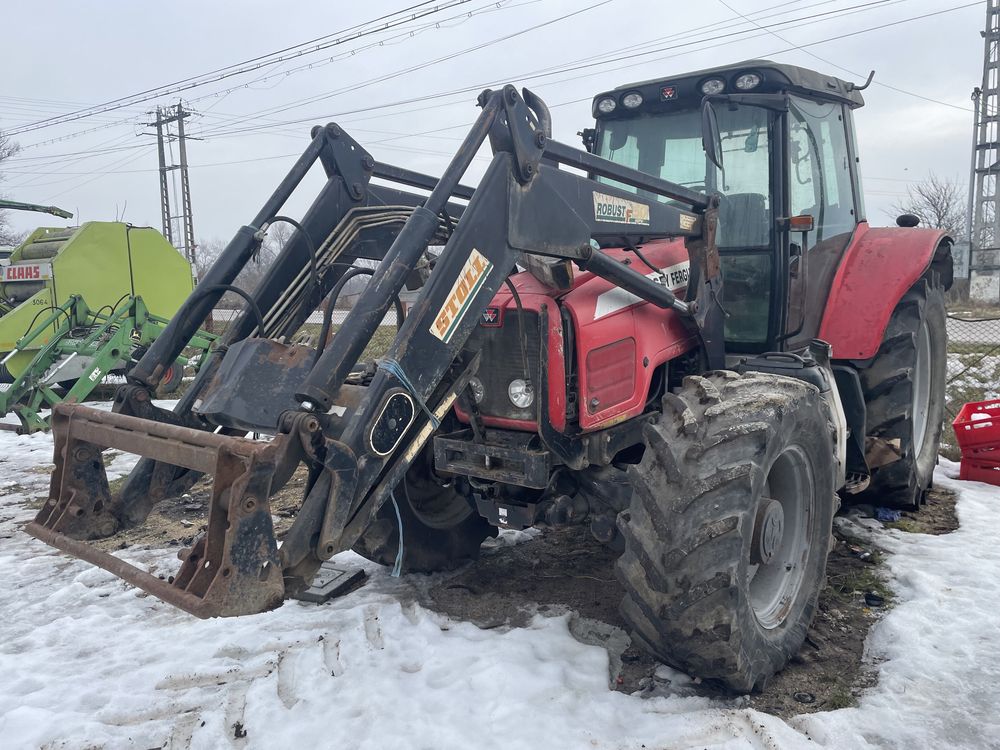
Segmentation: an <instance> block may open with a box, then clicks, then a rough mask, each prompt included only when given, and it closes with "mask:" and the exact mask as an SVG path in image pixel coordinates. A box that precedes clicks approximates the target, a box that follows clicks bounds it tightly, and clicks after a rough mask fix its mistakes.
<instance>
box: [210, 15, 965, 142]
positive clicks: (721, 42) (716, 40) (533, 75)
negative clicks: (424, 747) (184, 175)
mask: <svg viewBox="0 0 1000 750" xmlns="http://www.w3.org/2000/svg"><path fill="white" fill-rule="evenodd" d="M889 1H890V0H878V1H877V2H869V3H863V4H860V5H855V6H850V7H849V8H842V9H839V11H831V12H842V13H843V12H844V11H853V12H851V13H849V14H845V15H854V13H857V12H862V11H863V10H868V9H871V8H872V7H873V6H881V5H883V4H884V3H886V2H889ZM899 1H900V0H895V2H899ZM972 5H976V3H970V4H968V5H961V6H957V7H954V8H948V9H946V10H942V11H936V12H933V13H927V14H923V15H919V16H911V17H908V18H903V19H900V20H897V21H893V22H891V23H886V24H882V25H880V26H873V27H868V28H865V29H860V30H858V31H854V32H849V33H846V34H840V35H837V36H831V37H827V38H825V39H819V40H816V41H813V42H809V43H807V44H804V45H801V46H803V47H806V46H815V45H818V44H825V43H827V42H830V41H837V40H840V39H845V38H848V37H853V36H858V35H860V34H866V33H869V32H871V31H876V30H881V29H885V28H890V27H892V26H897V25H900V24H903V23H908V22H910V21H916V20H920V19H923V18H928V17H930V16H936V15H940V14H941V13H947V12H951V11H953V10H959V9H961V8H967V7H971V6H972ZM826 15H829V13H821V14H812V15H809V16H803V17H799V18H795V19H791V20H789V21H785V22H782V24H787V23H799V24H800V25H806V24H809V23H811V22H812V21H814V20H815V19H816V18H818V17H821V16H826ZM826 20H830V19H826ZM747 31H748V30H743V31H738V32H730V33H728V34H722V35H718V34H717V35H713V36H712V37H710V38H708V39H701V40H696V41H692V42H683V43H681V44H676V45H672V46H667V47H661V48H658V49H654V50H650V51H647V52H638V53H634V54H631V55H625V56H618V57H617V59H618V60H629V59H635V58H638V57H645V56H647V55H651V54H657V53H660V52H665V51H671V52H673V51H675V50H678V49H680V48H683V47H690V46H692V45H694V44H704V43H705V42H706V41H711V42H712V43H710V44H707V45H705V46H702V47H700V48H698V49H696V50H687V51H685V52H680V53H676V52H675V53H674V54H670V55H666V56H663V57H658V58H652V59H649V60H644V61H643V62H639V63H627V64H624V65H618V66H614V67H605V69H604V70H603V71H602V72H603V73H608V72H613V71H617V70H624V69H627V68H632V67H635V66H636V65H642V64H646V63H650V62H657V61H660V60H665V59H670V58H673V57H679V56H682V55H684V54H688V53H690V52H693V51H699V52H700V51H704V50H708V49H713V48H717V47H722V46H726V45H728V44H731V41H729V38H730V37H732V36H734V35H737V34H745V33H746V32H747ZM765 35H766V31H765V33H763V34H759V35H756V36H765ZM750 38H756V37H750ZM741 41H742V40H741ZM791 49H797V47H792V48H790V49H786V50H778V51H777V52H773V53H770V54H769V55H766V56H772V55H778V54H782V53H784V52H787V51H790V50H791ZM606 65H607V62H606V61H604V60H596V61H590V62H583V63H580V64H577V65H573V64H569V65H564V66H562V67H560V68H558V69H551V68H549V69H542V71H545V72H540V71H530V72H526V73H521V74H517V75H508V76H505V77H504V78H503V79H502V80H517V81H519V82H527V81H532V80H537V79H539V78H548V77H550V76H553V75H559V74H562V73H571V72H576V71H581V70H590V69H591V68H594V67H602V66H606ZM588 75H590V74H589V73H587V74H584V75H579V76H573V77H570V78H565V79H561V80H560V81H557V82H556V83H562V82H565V81H569V80H576V79H579V78H584V77H587V76H588ZM498 80H501V79H491V80H489V81H484V82H481V83H478V84H474V85H471V86H464V87H461V88H457V89H451V90H449V91H443V92H436V93H431V94H425V95H423V96H417V97H411V98H407V99H401V100H397V101H394V102H387V103H384V104H376V105H368V106H365V107H361V108H358V109H351V110H343V111H341V112H338V113H335V114H327V115H311V116H308V117H303V118H297V119H293V120H285V121H283V122H281V123H276V124H274V125H268V124H263V125H247V126H242V127H240V128H238V129H236V130H234V131H230V132H233V133H235V132H248V131H259V130H266V129H269V128H274V127H276V126H277V125H281V126H286V125H298V124H302V123H306V122H314V121H316V120H317V119H326V118H332V117H345V116H350V115H354V114H362V113H367V112H373V111H379V110H384V109H391V108H394V107H397V106H404V105H406V104H413V103H419V102H426V101H428V100H430V99H439V98H445V97H450V96H455V95H458V94H467V93H470V92H475V91H480V90H482V89H483V88H484V87H486V86H490V85H495V84H496V83H497V82H498ZM589 98H590V97H585V98H584V99H581V101H585V100H587V99H589ZM292 104H293V105H296V106H297V103H292ZM444 106H447V105H444ZM288 108H289V109H290V108H294V107H292V106H289V107H288ZM265 112H266V113H267V114H275V111H272V110H262V111H261V112H260V113H253V114H251V115H248V117H254V116H255V115H257V114H263V113H265ZM230 132H225V131H223V132H221V133H220V131H219V128H216V129H214V130H213V129H209V130H206V131H204V135H214V136H218V135H229V134H230Z"/></svg>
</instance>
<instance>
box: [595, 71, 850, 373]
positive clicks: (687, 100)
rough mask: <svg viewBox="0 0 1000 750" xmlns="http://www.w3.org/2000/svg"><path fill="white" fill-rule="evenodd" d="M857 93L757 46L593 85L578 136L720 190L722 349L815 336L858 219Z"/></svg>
mask: <svg viewBox="0 0 1000 750" xmlns="http://www.w3.org/2000/svg"><path fill="white" fill-rule="evenodd" d="M863 104H864V100H863V99H862V97H861V94H860V93H859V87H857V86H855V85H854V84H852V83H849V82H845V81H841V80H839V79H837V78H834V77H831V76H827V75H822V74H820V73H816V72H813V71H811V70H806V69H804V68H799V67H795V66H792V65H782V64H778V63H772V62H769V61H766V60H752V61H749V62H745V63H739V64H736V65H731V66H726V67H724V68H712V69H709V70H702V71H698V72H694V73H688V74H685V75H682V76H678V77H674V78H663V79H657V80H653V81H645V82H643V83H637V84H632V85H627V86H621V87H619V88H617V89H615V90H613V91H609V92H607V93H603V94H599V95H598V96H596V97H595V98H594V103H593V112H594V116H595V118H596V119H597V127H596V128H595V130H594V131H586V132H585V134H584V138H585V142H587V145H588V148H590V149H591V150H592V151H594V152H595V153H597V154H598V155H599V156H601V157H604V158H605V159H608V160H610V161H613V162H617V163H619V164H622V165H625V166H629V167H632V168H635V169H638V170H640V171H642V172H646V173H648V174H651V175H654V176H656V177H660V178H662V179H665V180H670V181H671V182H675V183H678V184H680V185H683V186H685V187H688V188H690V189H692V190H696V191H700V192H706V193H709V194H716V195H718V196H719V197H720V206H719V230H718V235H717V238H716V239H717V243H718V246H719V251H720V255H721V258H722V269H723V277H724V280H725V300H724V302H723V304H724V306H725V309H726V311H727V312H728V313H729V315H728V316H727V318H726V328H725V337H726V345H727V350H729V351H733V352H739V353H754V352H762V351H772V350H777V349H796V348H799V347H801V346H804V345H806V344H807V343H808V342H809V340H810V339H812V338H813V337H815V335H816V332H817V331H818V329H819V323H820V316H821V315H822V312H823V310H822V301H824V300H826V298H827V295H828V292H829V289H830V285H831V283H832V280H833V275H834V273H835V271H836V269H837V266H838V264H839V261H840V258H841V256H842V255H843V253H844V251H845V249H846V248H847V246H848V245H849V243H850V240H851V237H852V235H853V233H854V230H855V227H856V226H857V225H858V223H859V222H863V221H864V216H865V213H864V203H863V200H862V193H861V186H860V175H859V171H858V155H857V146H856V140H855V137H854V126H853V120H852V117H851V110H853V109H854V108H856V107H860V106H862V105H863ZM713 159H714V161H713ZM715 162H717V163H715ZM602 179H603V178H602ZM616 186H617V187H622V188H625V189H630V190H633V191H635V189H634V188H628V187H627V186H625V185H620V184H616ZM635 192H640V193H641V191H635ZM643 197H645V198H647V199H651V200H660V201H663V200H664V199H663V198H662V197H657V196H654V195H653V194H651V193H648V194H643ZM810 301H812V302H814V304H810Z"/></svg>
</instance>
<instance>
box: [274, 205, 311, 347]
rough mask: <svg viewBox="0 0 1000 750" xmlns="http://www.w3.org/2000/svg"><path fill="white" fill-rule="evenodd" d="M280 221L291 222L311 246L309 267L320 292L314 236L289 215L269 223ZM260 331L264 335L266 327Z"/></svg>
mask: <svg viewBox="0 0 1000 750" xmlns="http://www.w3.org/2000/svg"><path fill="white" fill-rule="evenodd" d="M279 221H283V222H285V223H286V224H290V225H291V226H292V227H294V228H295V230H296V231H298V233H299V234H301V235H302V236H303V237H305V240H306V246H307V247H308V248H309V269H310V273H311V275H312V280H313V287H314V288H315V289H316V291H317V292H318V291H319V290H320V288H321V282H320V278H319V254H318V253H317V252H316V243H315V242H313V238H312V237H310V236H309V233H308V232H307V231H306V230H305V229H303V228H302V225H301V224H299V222H297V221H296V220H295V219H291V218H289V217H287V216H275V217H273V218H272V219H271V220H270V221H269V222H267V223H268V224H269V225H270V224H275V223H277V222H279ZM259 333H260V335H261V336H263V335H264V329H263V328H261V329H260V331H259Z"/></svg>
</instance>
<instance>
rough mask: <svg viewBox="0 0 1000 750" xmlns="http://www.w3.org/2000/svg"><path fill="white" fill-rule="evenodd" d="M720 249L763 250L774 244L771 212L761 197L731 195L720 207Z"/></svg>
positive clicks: (757, 195) (725, 198) (739, 194)
mask: <svg viewBox="0 0 1000 750" xmlns="http://www.w3.org/2000/svg"><path fill="white" fill-rule="evenodd" d="M719 234H720V235H721V236H720V241H719V245H720V246H721V247H731V248H741V249H742V248H749V247H762V246H767V245H769V244H770V243H771V212H770V211H769V210H768V208H767V198H766V196H763V195H761V194H760V193H730V194H729V195H723V196H722V198H721V201H720V203H719Z"/></svg>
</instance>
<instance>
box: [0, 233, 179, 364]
mask: <svg viewBox="0 0 1000 750" xmlns="http://www.w3.org/2000/svg"><path fill="white" fill-rule="evenodd" d="M2 271H3V274H2V282H0V297H2V298H3V299H2V302H0V314H2V316H0V353H3V354H6V353H7V352H12V351H13V350H14V349H15V346H16V344H17V342H18V340H19V339H21V338H23V337H24V336H25V335H26V334H28V333H30V332H31V330H32V329H33V328H34V327H35V325H36V324H37V323H38V322H39V321H41V320H42V319H43V318H44V317H45V316H46V314H47V313H49V312H51V311H52V310H53V309H55V308H57V307H59V306H61V305H63V304H65V303H66V302H68V301H69V299H70V298H71V297H73V296H79V297H82V298H83V299H84V300H85V301H86V303H87V306H88V307H89V308H90V309H91V310H94V311H97V310H102V309H103V310H106V311H107V310H114V309H115V308H117V307H119V306H121V305H122V304H124V303H125V301H126V300H127V299H128V298H129V297H141V298H142V301H143V302H144V303H145V305H146V308H147V309H148V310H149V312H151V313H152V314H154V315H157V316H160V317H163V318H170V317H171V316H172V315H173V314H174V313H175V312H176V311H177V308H178V307H180V304H181V302H183V301H184V300H185V299H187V297H188V296H189V295H190V294H191V290H192V289H193V288H194V278H193V277H192V275H191V266H190V265H189V264H188V262H187V260H185V259H184V257H183V256H182V255H181V254H180V253H179V252H177V250H175V249H174V248H173V247H172V246H171V245H170V243H168V242H167V241H166V240H165V239H164V238H163V235H162V234H160V233H159V232H158V231H156V230H155V229H151V228H149V227H133V226H130V225H128V224H123V223H121V222H112V221H89V222H87V223H85V224H83V225H82V226H79V227H70V228H65V229H63V228H40V229H36V230H35V231H34V232H32V233H31V234H30V235H28V237H27V239H25V241H24V242H22V243H21V244H20V245H19V246H18V247H16V248H15V249H14V251H13V252H12V253H11V256H10V263H9V265H6V266H3V267H2ZM57 329H58V322H56V323H53V324H52V326H51V327H50V330H49V331H47V332H43V333H42V334H41V335H40V336H38V337H36V338H35V339H34V340H33V341H32V342H31V344H29V345H28V346H27V347H26V348H25V349H23V350H21V351H19V352H17V353H15V354H14V355H13V356H12V357H10V359H8V360H7V361H6V362H5V365H6V367H7V370H8V371H9V372H10V374H11V375H12V376H15V377H16V376H17V375H19V374H20V373H21V372H23V371H24V369H25V368H26V367H27V366H28V364H29V363H30V362H31V360H32V358H33V357H34V355H35V353H36V352H37V351H38V350H39V349H41V348H42V347H43V346H45V345H46V344H47V343H48V342H49V340H50V339H51V337H52V335H53V334H54V333H55V332H56V330H57Z"/></svg>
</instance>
